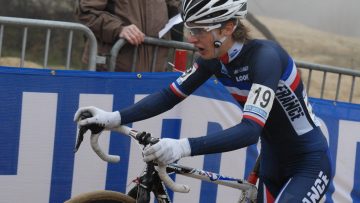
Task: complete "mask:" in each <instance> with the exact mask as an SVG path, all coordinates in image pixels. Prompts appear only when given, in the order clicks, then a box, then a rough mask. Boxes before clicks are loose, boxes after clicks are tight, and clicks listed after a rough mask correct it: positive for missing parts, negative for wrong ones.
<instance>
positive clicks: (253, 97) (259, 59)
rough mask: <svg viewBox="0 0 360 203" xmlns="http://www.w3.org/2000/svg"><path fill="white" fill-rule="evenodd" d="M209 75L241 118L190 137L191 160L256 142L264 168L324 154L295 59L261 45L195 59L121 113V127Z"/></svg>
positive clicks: (171, 103) (253, 43)
mask: <svg viewBox="0 0 360 203" xmlns="http://www.w3.org/2000/svg"><path fill="white" fill-rule="evenodd" d="M213 75H215V77H216V78H217V79H218V80H219V81H220V82H221V83H222V84H223V85H224V86H225V88H226V89H227V90H228V91H229V92H230V94H231V95H232V96H233V97H234V98H235V99H236V100H237V101H238V102H239V104H240V105H241V106H242V107H243V119H242V121H241V122H240V123H239V124H237V125H235V126H233V127H230V128H228V129H225V130H223V131H219V132H215V133H212V134H210V135H206V136H203V137H197V138H189V143H190V147H191V155H201V154H209V153H219V152H226V151H231V150H236V149H239V148H242V147H246V146H249V145H251V144H254V143H257V141H258V139H259V137H261V153H262V164H264V165H263V166H267V165H268V166H269V165H276V166H279V165H286V166H288V167H290V168H293V167H292V166H289V165H291V163H292V162H293V161H295V162H296V160H298V159H299V157H300V159H301V156H302V155H304V154H308V153H311V152H323V151H326V150H327V141H326V139H325V137H324V136H323V134H322V133H321V130H320V128H319V121H318V119H317V117H316V116H315V115H314V113H313V112H312V108H311V105H310V103H309V102H308V97H307V95H306V91H305V89H304V86H303V83H302V81H301V78H300V73H299V71H298V70H297V68H296V65H295V63H294V60H293V59H292V58H291V57H290V56H289V55H288V54H287V53H286V51H285V50H283V49H282V48H281V47H280V46H279V45H278V44H276V43H274V42H271V41H266V40H251V41H249V42H247V43H245V44H240V43H234V45H233V46H232V48H231V49H229V50H228V53H227V54H226V55H225V56H222V57H221V58H220V59H211V60H204V59H202V58H198V59H197V60H196V62H195V63H194V65H193V67H192V68H191V69H189V70H187V71H186V72H185V73H184V74H183V75H182V76H180V77H179V78H178V79H177V80H176V81H174V82H173V83H172V84H171V85H170V86H169V87H168V88H165V89H164V90H162V91H161V92H158V93H155V94H152V95H149V96H148V97H146V98H144V99H143V100H142V101H140V102H138V103H136V104H135V105H133V106H131V107H129V108H127V109H124V110H122V111H121V112H120V114H121V117H122V123H130V122H134V121H138V120H143V119H146V118H149V117H152V116H155V115H158V114H160V113H162V112H165V111H167V110H168V109H171V108H172V107H173V106H175V105H176V104H177V103H179V102H181V101H182V100H183V99H185V98H186V97H187V96H189V95H190V94H191V93H193V92H194V91H195V90H196V89H197V88H198V87H199V86H201V85H202V84H203V83H204V82H206V81H207V80H208V79H209V78H210V77H212V76H213ZM239 116H240V115H239ZM309 159H311V158H310V157H309ZM296 167H297V166H296ZM272 169H274V168H272ZM267 170H271V167H267Z"/></svg>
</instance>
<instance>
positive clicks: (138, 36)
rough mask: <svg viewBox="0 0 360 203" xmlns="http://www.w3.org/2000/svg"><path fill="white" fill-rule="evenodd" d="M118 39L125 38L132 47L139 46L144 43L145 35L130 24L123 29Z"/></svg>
mask: <svg viewBox="0 0 360 203" xmlns="http://www.w3.org/2000/svg"><path fill="white" fill-rule="evenodd" d="M119 37H122V38H125V39H126V40H127V41H128V42H129V43H130V44H132V45H135V46H137V45H139V44H141V43H143V42H144V38H145V34H144V33H143V32H141V30H139V28H138V27H136V25H134V24H131V25H128V26H125V27H123V29H122V30H121V32H120V34H119Z"/></svg>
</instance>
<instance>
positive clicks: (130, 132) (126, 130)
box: [75, 125, 190, 193]
mask: <svg viewBox="0 0 360 203" xmlns="http://www.w3.org/2000/svg"><path fill="white" fill-rule="evenodd" d="M80 130H81V129H80ZM113 131H116V132H119V133H121V134H124V135H127V136H130V137H132V138H134V139H135V140H137V141H138V142H139V143H140V144H144V145H146V144H155V143H156V142H158V141H159V139H157V138H154V137H151V136H147V137H145V139H146V140H142V139H143V138H142V137H140V136H139V135H140V134H141V133H139V132H138V131H136V130H134V129H132V128H130V127H128V126H124V125H122V126H119V127H117V128H115V129H113ZM85 132H86V130H83V133H85ZM101 132H102V130H101V131H100V132H99V131H95V132H94V131H91V137H90V143H91V148H92V149H93V150H94V151H95V153H96V154H97V155H98V156H99V157H100V158H101V159H102V160H103V161H106V162H111V163H117V162H119V161H120V156H117V155H110V154H107V153H106V152H104V151H103V150H102V149H101V147H100V145H99V143H98V141H99V136H100V135H101ZM80 136H82V134H80V133H79V138H80ZM79 138H78V139H79ZM80 139H81V141H82V138H80ZM81 141H80V142H81ZM79 145H80V143H77V148H78V147H79ZM76 150H77V149H76ZM76 150H75V152H76ZM166 167H167V166H166V165H158V167H157V170H158V174H159V177H160V179H161V180H162V181H163V182H164V184H165V185H166V186H168V187H169V188H170V189H171V190H173V191H174V192H181V193H188V192H189V191H190V187H189V186H187V185H184V184H178V183H175V182H174V181H173V180H172V179H171V178H170V177H169V175H168V173H167V172H166Z"/></svg>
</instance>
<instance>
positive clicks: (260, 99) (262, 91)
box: [244, 83, 275, 121]
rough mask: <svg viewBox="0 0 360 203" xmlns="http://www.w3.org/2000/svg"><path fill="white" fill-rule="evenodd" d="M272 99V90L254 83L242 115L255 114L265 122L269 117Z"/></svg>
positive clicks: (273, 96)
mask: <svg viewBox="0 0 360 203" xmlns="http://www.w3.org/2000/svg"><path fill="white" fill-rule="evenodd" d="M274 98H275V92H274V91H273V90H272V89H270V88H268V87H266V86H264V85H260V84H255V83H254V84H253V85H252V86H251V89H250V92H249V95H248V98H247V100H246V103H245V105H244V113H245V112H246V113H251V114H255V115H256V116H257V117H258V116H259V117H260V118H261V119H260V120H263V121H265V120H266V119H267V118H268V117H269V113H270V111H271V107H272V105H273V101H274Z"/></svg>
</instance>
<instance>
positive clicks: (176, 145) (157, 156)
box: [144, 138, 191, 165]
mask: <svg viewBox="0 0 360 203" xmlns="http://www.w3.org/2000/svg"><path fill="white" fill-rule="evenodd" d="M190 155H191V148H190V144H189V140H188V139H187V138H184V139H180V140H177V139H170V138H163V139H161V140H160V141H159V142H158V143H156V144H154V145H152V146H150V147H148V148H146V149H145V150H144V161H145V162H148V161H156V162H157V163H159V164H161V165H167V164H170V163H173V162H175V161H177V160H179V159H181V158H183V157H186V156H190Z"/></svg>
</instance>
